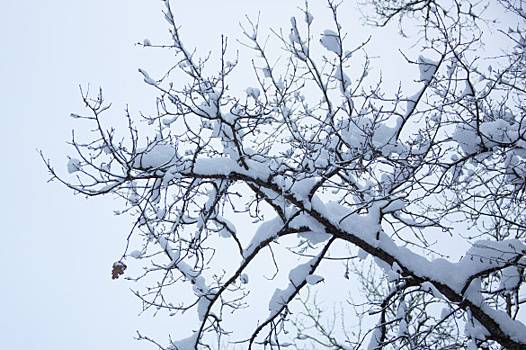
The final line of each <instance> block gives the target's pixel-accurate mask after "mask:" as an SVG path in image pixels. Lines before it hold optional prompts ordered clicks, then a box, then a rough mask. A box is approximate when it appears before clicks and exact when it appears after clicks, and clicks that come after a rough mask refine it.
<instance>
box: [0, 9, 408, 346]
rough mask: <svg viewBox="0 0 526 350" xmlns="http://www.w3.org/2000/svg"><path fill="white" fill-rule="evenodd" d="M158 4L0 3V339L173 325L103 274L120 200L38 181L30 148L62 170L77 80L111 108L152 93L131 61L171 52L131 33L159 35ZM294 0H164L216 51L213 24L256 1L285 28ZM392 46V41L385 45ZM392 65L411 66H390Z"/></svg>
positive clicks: (185, 28)
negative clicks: (101, 94) (99, 92)
mask: <svg viewBox="0 0 526 350" xmlns="http://www.w3.org/2000/svg"><path fill="white" fill-rule="evenodd" d="M313 3H318V4H319V3H322V4H325V2H323V1H313ZM161 5H162V4H161V1H157V0H156V1H145V0H142V1H141V0H127V1H124V0H119V1H117V0H90V1H71V0H68V1H66V0H41V1H35V0H30V1H20V0H3V1H2V10H1V11H0V30H1V33H2V39H1V40H2V43H1V48H0V77H1V82H0V101H1V109H0V111H1V114H2V123H1V124H0V125H1V127H0V129H1V130H2V133H1V135H2V136H1V138H0V146H1V148H0V150H2V153H1V156H0V159H1V164H2V165H1V171H0V184H1V186H3V190H2V192H1V193H2V197H1V202H0V213H1V214H0V217H1V218H2V224H3V225H2V228H1V232H2V233H1V238H2V240H1V244H0V266H1V268H2V270H3V271H2V272H1V274H0V300H2V301H3V303H4V305H3V307H1V308H0V348H4V349H56V350H60V349H71V348H75V349H76V350H84V349H130V350H131V349H149V348H151V346H150V345H149V344H146V343H144V344H142V343H137V342H135V341H134V340H133V339H132V337H133V336H134V334H135V330H136V329H142V330H145V331H146V333H147V334H154V335H156V336H160V337H161V339H163V340H164V339H165V338H163V335H165V334H167V333H168V332H173V331H174V329H177V327H178V325H177V324H176V323H175V321H173V320H172V319H170V320H168V321H163V322H161V320H158V321H155V320H154V321H152V318H151V315H150V314H148V315H143V316H141V317H137V314H138V312H139V306H140V305H139V302H138V300H137V299H136V298H135V297H134V296H133V295H132V294H131V293H130V292H129V291H128V289H129V288H133V285H132V283H131V282H125V281H123V280H118V281H112V280H111V278H110V270H111V264H112V263H113V261H114V260H115V259H116V258H118V257H119V256H120V254H121V253H122V249H123V245H124V239H125V236H126V234H127V230H128V228H129V224H128V223H129V219H128V218H126V217H122V218H121V217H115V216H113V214H112V211H113V210H114V209H118V204H119V202H116V201H114V200H112V199H111V198H107V199H104V200H102V199H100V198H99V199H91V200H85V199H83V198H82V197H80V196H73V194H72V192H71V191H69V190H67V189H66V188H64V187H63V186H61V185H59V184H58V183H51V184H48V183H46V180H47V179H48V175H47V172H46V170H45V167H44V165H43V164H42V161H41V160H40V158H39V155H38V153H37V149H42V150H43V151H44V152H45V154H46V156H48V157H49V158H51V159H52V160H53V162H54V163H55V164H56V168H57V170H58V171H59V172H61V173H65V164H66V155H67V154H69V153H70V152H71V149H70V148H69V147H68V146H67V145H66V143H65V141H68V140H69V139H70V137H71V133H70V132H71V129H72V128H73V127H75V126H76V125H78V124H75V122H74V121H72V120H71V119H70V118H68V115H69V114H70V113H71V112H82V104H81V100H80V96H79V90H78V85H79V84H83V85H86V84H88V83H90V84H91V86H92V87H94V88H96V87H98V86H99V85H100V86H102V87H103V88H104V91H105V95H106V98H107V100H108V101H110V102H112V103H113V109H112V113H114V114H116V115H118V114H119V113H121V112H122V110H123V109H124V106H125V103H129V105H130V110H131V111H132V112H137V111H139V110H145V111H148V110H149V108H151V107H152V106H153V96H154V95H153V94H152V92H151V89H148V87H147V86H145V84H144V83H143V82H142V79H141V76H140V75H139V73H138V72H137V68H139V67H143V68H147V69H148V71H150V72H153V73H155V72H157V73H162V72H163V71H164V69H165V68H166V65H165V64H163V63H162V62H166V58H167V56H168V53H167V52H161V55H159V54H158V53H155V52H152V51H151V50H150V51H147V50H144V49H143V48H141V47H137V46H135V45H134V43H135V42H137V41H141V40H142V39H143V38H145V37H148V38H150V39H151V40H152V42H160V41H165V40H166V38H167V36H166V28H167V26H166V22H165V21H164V20H163V19H162V15H161ZM299 5H302V2H301V1H289V0H287V1H285V0H281V1H278V0H267V1H264V2H259V1H240V0H235V1H211V0H208V1H174V2H173V7H174V10H175V12H176V20H177V22H178V23H179V24H180V25H182V34H183V37H184V38H185V42H186V45H187V47H194V46H195V45H197V46H198V47H199V50H200V52H207V51H208V49H213V50H217V49H218V48H219V47H220V40H219V38H220V34H221V33H225V34H227V35H230V36H232V38H233V39H235V38H240V37H241V32H240V29H239V26H238V22H239V20H240V19H242V17H243V16H244V14H248V15H250V16H252V17H255V16H256V15H257V10H258V8H260V9H261V20H262V23H263V24H270V25H273V26H277V27H279V26H282V27H283V28H287V30H288V27H289V18H290V16H291V15H293V14H295V15H297V14H298V12H297V11H296V10H295V8H296V7H297V6H299ZM314 14H315V16H316V12H315V11H314ZM342 14H343V16H342V24H343V25H344V26H345V29H347V31H351V29H354V30H357V29H358V30H360V24H359V23H357V21H358V20H357V18H358V14H357V13H351V12H350V11H347V12H343V13H342ZM326 15H327V13H325V15H324V17H323V18H324V20H326V18H327V17H326ZM326 27H327V28H329V27H331V25H330V22H327V26H326ZM351 34H353V33H351ZM356 35H357V36H360V35H361V33H356ZM384 35H385V34H384ZM358 42H359V40H355V42H354V43H355V44H356V43H358ZM377 42H378V41H377ZM379 43H380V46H381V45H387V44H386V43H387V41H385V40H384V41H381V42H379ZM398 45H399V43H394V42H393V40H390V41H389V46H390V47H391V50H392V51H390V52H395V50H396V48H397V46H398ZM235 46H238V47H239V45H238V44H237V43H236V42H235V41H234V40H231V47H235ZM163 55H164V59H162V58H160V57H161V56H163ZM397 62H400V61H399V60H398V61H397V58H395V56H394V55H393V58H392V60H391V59H387V60H385V62H384V63H385V64H387V65H386V66H384V69H385V70H386V73H387V75H389V71H390V68H392V67H393V66H397V64H398V63H397ZM389 66H391V67H389ZM391 72H392V71H391ZM414 73H415V74H416V72H414ZM396 74H412V73H401V71H400V69H398V70H397V71H396Z"/></svg>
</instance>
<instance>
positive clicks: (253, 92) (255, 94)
mask: <svg viewBox="0 0 526 350" xmlns="http://www.w3.org/2000/svg"><path fill="white" fill-rule="evenodd" d="M245 91H246V93H247V96H250V97H252V98H253V99H254V100H257V99H258V97H259V95H260V94H261V92H260V91H259V89H258V88H253V87H248V88H247V89H246V90H245Z"/></svg>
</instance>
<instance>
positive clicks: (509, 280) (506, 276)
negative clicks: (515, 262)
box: [500, 266, 522, 291]
mask: <svg viewBox="0 0 526 350" xmlns="http://www.w3.org/2000/svg"><path fill="white" fill-rule="evenodd" d="M521 278H522V276H521V273H520V271H519V269H518V268H517V266H508V267H505V268H503V269H502V277H501V280H500V288H502V289H505V290H506V291H513V290H515V289H517V287H519V285H520V283H521Z"/></svg>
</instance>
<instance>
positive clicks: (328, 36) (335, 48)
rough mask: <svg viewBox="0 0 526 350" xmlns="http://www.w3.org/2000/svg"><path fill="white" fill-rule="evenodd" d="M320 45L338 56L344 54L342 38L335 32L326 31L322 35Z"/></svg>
mask: <svg viewBox="0 0 526 350" xmlns="http://www.w3.org/2000/svg"><path fill="white" fill-rule="evenodd" d="M320 43H321V44H322V45H323V47H325V48H326V49H327V50H329V51H331V52H334V53H335V54H337V55H341V54H342V47H341V45H340V38H339V36H338V33H336V32H335V31H333V30H330V29H326V30H325V31H324V32H323V34H322V35H321V39H320Z"/></svg>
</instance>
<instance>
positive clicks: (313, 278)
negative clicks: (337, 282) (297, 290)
mask: <svg viewBox="0 0 526 350" xmlns="http://www.w3.org/2000/svg"><path fill="white" fill-rule="evenodd" d="M324 280H325V278H324V277H322V276H319V275H308V276H307V278H306V281H307V283H308V284H309V285H311V286H313V285H315V284H318V283H320V282H323V281H324Z"/></svg>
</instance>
